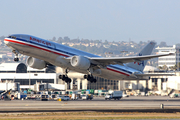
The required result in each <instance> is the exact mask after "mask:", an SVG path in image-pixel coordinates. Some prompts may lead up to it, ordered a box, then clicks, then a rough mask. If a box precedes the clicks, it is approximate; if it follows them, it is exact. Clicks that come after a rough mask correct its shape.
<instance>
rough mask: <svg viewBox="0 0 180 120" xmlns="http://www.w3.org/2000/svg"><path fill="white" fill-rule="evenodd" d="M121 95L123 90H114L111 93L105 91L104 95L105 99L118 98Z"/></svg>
mask: <svg viewBox="0 0 180 120" xmlns="http://www.w3.org/2000/svg"><path fill="white" fill-rule="evenodd" d="M122 96H123V91H114V92H112V93H107V94H106V95H105V100H111V99H114V100H120V99H121V98H122Z"/></svg>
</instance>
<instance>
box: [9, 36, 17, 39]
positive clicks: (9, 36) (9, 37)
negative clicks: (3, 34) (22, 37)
mask: <svg viewBox="0 0 180 120" xmlns="http://www.w3.org/2000/svg"><path fill="white" fill-rule="evenodd" d="M8 38H13V39H16V37H15V36H8Z"/></svg>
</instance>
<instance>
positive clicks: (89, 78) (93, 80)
mask: <svg viewBox="0 0 180 120" xmlns="http://www.w3.org/2000/svg"><path fill="white" fill-rule="evenodd" d="M84 78H85V79H87V80H88V81H90V82H91V83H93V82H94V83H96V81H97V80H96V79H95V78H94V77H93V76H92V75H84Z"/></svg>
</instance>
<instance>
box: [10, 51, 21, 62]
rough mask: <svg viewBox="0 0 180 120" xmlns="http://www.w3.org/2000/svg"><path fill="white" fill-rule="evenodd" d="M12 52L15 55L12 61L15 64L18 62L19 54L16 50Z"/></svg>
mask: <svg viewBox="0 0 180 120" xmlns="http://www.w3.org/2000/svg"><path fill="white" fill-rule="evenodd" d="M12 52H13V53H14V54H15V58H14V61H15V62H18V61H19V58H18V54H19V52H18V51H17V50H13V51H12Z"/></svg>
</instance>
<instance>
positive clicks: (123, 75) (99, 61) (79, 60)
mask: <svg viewBox="0 0 180 120" xmlns="http://www.w3.org/2000/svg"><path fill="white" fill-rule="evenodd" d="M4 42H5V44H6V45H7V46H8V47H9V48H11V49H12V52H13V53H14V54H15V58H14V61H19V58H18V55H19V54H24V55H27V56H29V57H28V59H27V64H28V65H29V66H30V67H32V68H36V69H43V68H46V67H47V66H48V65H54V66H58V67H61V68H63V75H60V76H59V78H60V79H62V80H63V81H65V82H67V83H70V82H71V79H70V78H69V77H68V72H69V71H76V72H79V73H83V74H84V78H85V79H87V80H88V81H90V82H96V79H95V76H99V77H102V78H106V79H111V80H141V79H148V78H149V75H146V74H144V73H143V69H144V67H145V65H146V63H147V60H148V59H151V58H155V57H161V56H166V55H171V53H170V54H159V55H150V54H151V53H152V50H153V48H154V46H155V42H149V43H148V44H147V45H146V46H145V47H144V49H142V50H141V51H140V52H139V54H138V55H137V56H130V57H101V56H97V55H94V54H91V53H87V52H84V51H81V50H78V49H75V48H71V47H68V46H64V45H62V44H58V43H55V42H52V41H48V40H45V39H42V38H38V37H35V36H32V35H25V34H13V35H10V36H8V37H7V38H5V39H4Z"/></svg>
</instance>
